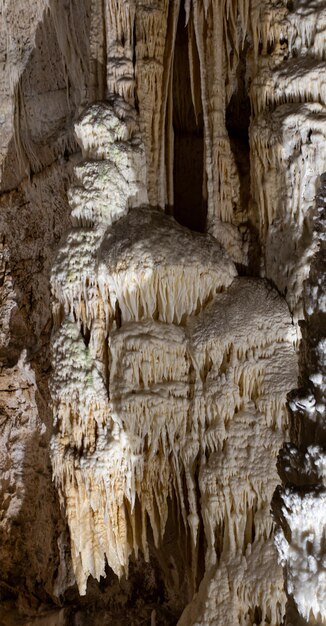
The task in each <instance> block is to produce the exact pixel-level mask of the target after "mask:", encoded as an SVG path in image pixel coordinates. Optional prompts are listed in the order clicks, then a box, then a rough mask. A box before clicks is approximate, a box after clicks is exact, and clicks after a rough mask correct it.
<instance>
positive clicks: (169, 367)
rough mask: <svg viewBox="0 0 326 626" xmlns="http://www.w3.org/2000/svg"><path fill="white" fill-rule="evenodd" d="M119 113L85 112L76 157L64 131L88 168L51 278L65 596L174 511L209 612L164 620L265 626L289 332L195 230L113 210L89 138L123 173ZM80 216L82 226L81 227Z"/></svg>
mask: <svg viewBox="0 0 326 626" xmlns="http://www.w3.org/2000/svg"><path fill="white" fill-rule="evenodd" d="M120 104H121V102H120V100H119V98H118V99H115V100H114V101H113V103H112V105H111V106H110V105H109V104H107V105H106V106H105V107H102V110H100V107H99V106H96V108H95V111H94V114H93V113H92V112H91V111H89V112H88V113H86V116H83V118H82V120H85V118H86V119H87V120H88V119H90V118H91V119H92V120H93V128H94V131H93V133H92V137H93V138H94V139H93V141H94V144H93V145H92V146H91V145H90V141H89V136H90V133H89V132H87V131H86V132H85V143H86V145H84V135H83V133H82V130H81V129H82V128H84V129H86V128H87V125H86V124H84V123H83V121H82V122H81V123H80V124H79V125H77V129H78V135H79V140H80V141H81V143H82V151H83V153H84V154H87V151H88V156H91V157H93V160H92V161H91V162H89V161H86V162H85V163H84V164H83V165H81V166H78V169H77V174H78V176H79V173H80V172H86V174H85V179H84V178H83V177H81V178H80V181H79V183H80V186H79V187H74V188H73V190H72V192H71V194H70V202H71V204H72V206H73V207H75V206H77V200H76V197H75V194H77V198H78V199H79V198H83V197H84V195H85V192H84V189H85V188H86V190H87V191H88V193H89V195H88V201H87V202H88V204H87V205H84V204H82V203H81V207H80V209H79V218H78V220H79V222H80V224H81V225H80V226H79V227H75V228H74V229H73V230H72V231H71V232H70V233H68V235H67V238H66V241H65V242H64V243H63V244H62V246H61V248H60V251H59V255H58V261H57V263H56V264H54V267H53V275H52V285H53V289H54V292H55V293H56V296H57V301H56V302H55V313H56V316H57V318H58V320H60V322H59V323H60V326H59V328H58V330H57V331H56V333H55V334H54V338H53V353H54V363H53V368H54V375H53V377H52V397H53V402H54V418H55V435H54V437H53V439H52V464H53V470H54V477H55V482H56V485H57V487H58V489H59V492H60V494H61V497H62V501H63V503H64V507H65V510H66V515H67V519H68V524H69V528H70V535H71V544H72V560H73V566H74V571H75V575H76V579H77V583H78V587H79V591H80V593H81V594H85V593H86V583H87V578H88V576H89V575H90V574H91V575H92V576H93V577H95V578H97V579H100V577H101V576H104V575H105V562H106V559H107V562H108V565H109V566H110V567H111V568H112V569H113V570H114V572H115V573H116V574H117V575H118V576H119V577H121V576H122V575H123V574H127V573H128V565H129V557H130V555H131V554H132V553H134V554H135V556H136V557H137V555H138V552H139V550H141V551H142V552H143V554H144V556H145V559H149V547H148V541H149V539H148V534H149V527H150V529H151V534H152V537H153V541H154V545H155V548H156V549H157V550H158V551H160V549H162V547H161V546H162V542H163V538H164V533H165V529H166V525H167V521H168V518H169V515H170V516H171V514H172V511H171V504H172V502H174V503H175V506H176V509H177V514H176V515H175V516H174V520H173V523H174V524H177V528H176V531H175V532H176V534H177V535H178V536H179V537H180V539H181V540H182V541H183V543H184V558H185V561H186V560H187V553H186V546H187V544H189V547H190V555H191V559H190V562H189V564H188V568H187V576H188V578H189V581H188V586H189V590H192V592H194V591H195V590H196V584H197V583H196V581H198V582H200V575H199V572H198V571H197V570H198V563H199V561H198V559H199V552H200V551H203V550H204V545H206V548H205V552H206V554H205V571H206V573H205V577H204V581H203V583H202V586H204V591H203V590H202V589H201V592H200V593H201V594H203V593H204V594H206V593H207V599H206V604H207V606H206V608H205V609H202V608H200V609H198V606H197V599H196V600H195V601H194V604H193V605H190V607H189V609H186V613H185V615H184V616H183V617H182V618H181V622H180V623H181V624H190V623H198V619H199V623H222V621H223V623H224V624H225V625H226V624H230V625H231V624H234V623H236V621H237V620H238V619H240V618H239V616H240V615H248V616H249V615H250V614H251V613H252V615H254V613H255V607H256V606H259V607H260V610H261V611H262V615H263V618H264V619H265V618H266V619H270V618H271V619H272V622H273V623H274V624H280V623H281V621H282V616H283V614H284V603H285V596H284V593H283V589H282V588H283V582H282V573H281V571H280V569H279V567H278V566H277V563H276V554H275V550H274V549H273V544H272V529H273V525H272V519H271V516H270V513H269V507H270V502H271V498H272V495H273V491H274V489H275V487H276V485H277V481H278V478H277V472H276V465H275V460H276V456H277V453H278V450H279V449H280V447H281V445H282V441H283V440H284V437H285V433H286V430H287V420H286V412H285V399H286V393H287V391H288V389H289V388H290V387H291V386H292V385H293V384H294V383H295V382H296V375H295V374H296V366H295V354H294V349H293V342H294V339H295V337H296V333H295V330H294V328H293V327H292V325H291V321H290V317H289V314H288V311H287V307H286V304H285V303H284V302H283V301H282V300H281V298H280V297H279V296H278V294H277V293H276V292H275V291H273V290H272V289H271V288H270V287H269V286H268V285H267V284H266V283H264V282H263V281H262V280H257V279H245V278H235V275H236V270H235V267H234V265H233V263H232V262H231V261H230V260H229V259H228V258H227V255H226V253H225V252H223V250H222V249H221V247H220V245H219V244H218V243H217V242H216V241H215V240H214V239H213V238H212V237H210V236H209V235H202V234H198V233H197V234H196V233H193V232H191V231H188V230H187V229H186V228H184V227H182V226H180V225H178V224H177V223H176V222H175V221H174V219H173V218H171V217H168V216H166V215H164V214H163V213H162V212H161V211H159V210H157V209H153V208H151V207H145V206H144V207H141V208H139V207H131V208H130V209H129V212H128V213H127V214H126V215H124V212H126V211H127V210H128V209H127V203H126V206H125V211H124V210H123V207H122V203H121V205H120V210H119V213H118V214H117V212H116V211H115V202H114V193H115V191H116V185H115V179H114V176H113V175H112V177H110V178H109V179H108V178H107V177H103V175H102V172H103V171H105V170H107V169H108V166H107V160H106V159H105V160H103V158H102V160H96V161H94V156H98V155H99V154H100V153H101V156H102V157H103V152H102V151H101V149H100V148H98V149H97V148H96V146H95V141H96V139H95V138H96V137H97V136H99V137H100V138H101V143H104V144H105V140H104V137H105V130H104V129H105V126H106V127H107V133H108V139H107V145H112V148H111V150H109V149H107V154H105V156H109V158H110V160H109V161H108V163H109V166H110V171H112V172H114V173H116V177H117V179H118V180H119V177H120V175H121V174H120V171H121V170H120V167H121V166H120V160H121V152H122V145H123V155H124V160H123V167H124V168H125V171H129V170H131V175H130V177H131V179H132V180H133V178H134V177H133V174H132V171H133V168H132V160H131V162H130V163H129V161H128V155H129V154H131V155H132V150H133V143H134V140H135V139H134V133H136V134H137V130H136V128H135V126H134V124H133V123H132V126H130V125H129V120H133V117H132V114H131V110H129V108H128V107H127V106H126V105H124V107H123V108H122V107H121V106H120ZM97 123H98V124H99V126H100V130H99V131H98V130H97ZM122 135H123V136H124V138H125V143H124V144H121V137H122ZM137 149H138V150H139V146H138V147H137ZM90 167H92V171H93V176H94V179H95V181H96V184H93V187H92V190H91V191H90V185H89V178H88V171H89V169H90ZM102 181H103V182H102ZM83 183H84V185H83ZM101 183H102V189H103V198H102V195H101ZM139 186H141V183H139ZM111 187H112V195H113V203H112V204H113V209H112V213H111V214H110V208H109V206H108V207H107V209H106V210H105V209H103V210H102V211H98V210H97V207H98V206H99V205H100V206H101V207H102V206H103V207H104V206H105V203H104V199H106V201H107V202H110V191H111ZM133 191H134V192H136V195H137V191H138V190H137V189H135V190H133ZM90 205H91V206H92V211H93V215H94V216H95V215H96V218H94V220H93V223H92V226H90V225H89V226H88V227H85V226H83V224H85V223H87V215H88V210H89V209H88V207H89V206H90ZM102 215H104V218H103V219H102V220H101V216H102ZM109 215H111V217H109ZM120 215H122V217H121V218H120V219H119V216H120ZM115 220H116V221H115ZM110 221H111V222H112V223H111V224H110V225H109V226H108V222H109V223H110ZM231 283H232V284H231ZM86 337H87V341H86ZM170 523H171V521H170ZM200 536H204V537H205V544H204V542H203V538H201V539H200ZM182 538H183V539H182ZM199 542H200V543H199ZM253 555H254V556H253ZM260 562H261V563H264V566H263V567H262V565H261V566H260V567H259V566H258V564H259V563H260ZM230 571H231V572H232V577H233V578H234V581H235V582H234V586H233V585H232V586H231V588H230V589H229V591H227V590H224V592H223V595H222V597H220V596H219V594H217V595H218V596H219V599H218V605H216V606H215V600H214V598H213V597H211V591H210V589H211V587H213V588H214V587H216V589H218V588H219V587H220V585H222V587H223V585H225V579H226V577H229V576H230V573H229V572H230ZM244 571H245V572H246V576H248V579H249V580H250V582H249V581H248V583H247V582H246V580H242V576H243V572H244ZM180 575H181V572H179V576H180ZM237 580H238V582H236V581H237ZM167 584H169V581H168V582H167ZM253 589H254V590H255V591H254V592H253ZM230 607H233V608H232V609H231V608H230ZM198 612H199V614H198ZM239 623H240V621H239Z"/></svg>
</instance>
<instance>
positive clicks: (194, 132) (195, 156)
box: [173, 5, 207, 232]
mask: <svg viewBox="0 0 326 626" xmlns="http://www.w3.org/2000/svg"><path fill="white" fill-rule="evenodd" d="M195 64H196V65H198V67H199V60H198V58H197V60H196V59H195ZM196 88H197V89H200V83H197V84H196ZM197 100H199V101H200V97H199V98H197ZM173 131H174V169H173V187H174V207H173V214H174V217H175V219H176V220H177V221H178V222H179V223H180V224H182V225H183V226H187V227H188V228H191V229H192V230H196V231H200V232H204V231H205V226H206V214H207V205H206V200H205V199H204V198H203V176H204V125H203V114H202V111H199V113H198V115H197V119H196V115H195V111H194V107H193V102H192V95H191V82H190V68H189V57H188V27H185V12H184V8H183V5H182V6H181V8H180V14H179V20H178V27H177V35H176V44H175V55H174V66H173Z"/></svg>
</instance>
